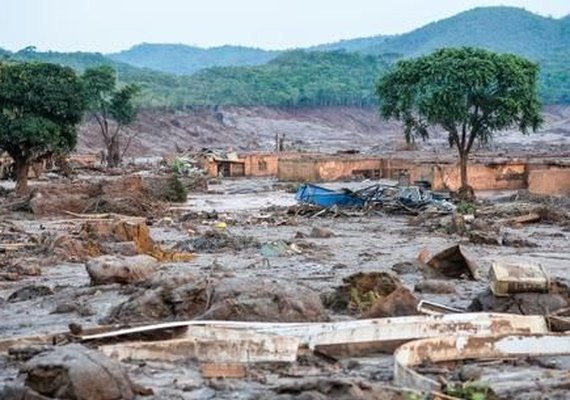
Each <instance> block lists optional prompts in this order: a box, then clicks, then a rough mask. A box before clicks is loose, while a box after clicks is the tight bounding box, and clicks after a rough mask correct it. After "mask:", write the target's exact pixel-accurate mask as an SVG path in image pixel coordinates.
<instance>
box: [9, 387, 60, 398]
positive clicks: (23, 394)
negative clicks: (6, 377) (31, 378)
mask: <svg viewBox="0 0 570 400" xmlns="http://www.w3.org/2000/svg"><path fill="white" fill-rule="evenodd" d="M0 399H2V400H49V398H48V397H45V396H42V395H41V394H39V393H36V392H34V391H33V390H31V389H30V388H27V387H25V386H11V385H6V386H2V387H0Z"/></svg>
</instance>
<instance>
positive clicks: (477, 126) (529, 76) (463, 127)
mask: <svg viewBox="0 0 570 400" xmlns="http://www.w3.org/2000/svg"><path fill="white" fill-rule="evenodd" d="M538 73H539V68H538V66H537V65H536V64H534V63H532V62H530V61H528V60H526V59H524V58H521V57H519V56H515V55H512V54H498V53H494V52H490V51H487V50H482V49H476V48H469V47H465V48H457V49H442V50H438V51H436V52H434V53H432V54H430V55H427V56H423V57H420V58H416V59H411V60H405V61H400V62H398V63H397V64H396V66H395V68H394V69H393V70H392V71H390V72H389V73H387V74H386V75H384V76H383V77H381V78H380V81H379V83H378V87H377V94H378V96H379V99H380V112H381V114H382V115H383V116H384V117H385V118H394V119H397V120H400V121H402V122H403V124H404V133H405V136H406V140H408V141H413V140H414V139H415V138H421V139H424V140H425V139H427V138H428V137H429V130H428V128H429V127H434V128H439V129H443V130H445V131H446V132H447V134H448V135H449V136H448V137H449V145H450V146H451V147H456V148H457V150H458V153H459V160H460V167H461V186H462V190H463V191H466V192H468V189H470V187H469V184H468V178H467V162H468V158H469V154H470V152H471V150H472V149H473V145H474V143H475V142H476V141H478V142H480V143H482V144H485V143H487V142H488V141H489V140H490V139H492V137H493V135H494V134H495V133H496V132H497V131H500V130H503V129H506V128H510V127H514V126H516V127H517V128H518V129H520V130H521V131H522V132H523V133H525V134H526V133H528V132H529V131H530V130H532V131H535V130H536V129H537V128H538V127H539V125H540V124H541V122H542V118H541V104H540V101H539V97H538V90H537V79H538Z"/></svg>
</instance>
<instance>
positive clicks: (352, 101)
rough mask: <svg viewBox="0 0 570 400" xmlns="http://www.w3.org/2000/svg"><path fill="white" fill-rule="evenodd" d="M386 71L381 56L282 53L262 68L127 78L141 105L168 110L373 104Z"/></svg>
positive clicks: (362, 105) (212, 69) (220, 69)
mask: <svg viewBox="0 0 570 400" xmlns="http://www.w3.org/2000/svg"><path fill="white" fill-rule="evenodd" d="M386 68H387V64H386V62H384V61H383V59H382V58H381V57H377V56H365V55H360V54H357V53H348V52H343V51H337V52H305V51H302V50H297V51H292V52H287V53H283V54H282V55H280V56H278V57H277V58H275V59H274V60H272V61H270V62H268V63H267V64H265V65H260V66H254V67H215V68H209V69H206V70H203V71H201V72H198V73H196V74H194V75H191V76H173V75H162V76H161V77H156V76H150V75H146V76H134V75H133V76H130V77H128V80H129V81H133V82H137V83H139V84H142V85H143V87H145V88H147V90H146V91H145V95H144V99H143V102H144V104H148V105H153V106H163V107H168V108H184V107H187V106H193V105H242V106H254V105H266V106H278V107H304V106H334V105H351V106H359V107H364V106H372V105H374V104H376V98H375V94H374V90H375V89H374V88H375V82H376V79H377V77H378V76H379V74H380V73H381V72H382V71H383V70H385V69H386Z"/></svg>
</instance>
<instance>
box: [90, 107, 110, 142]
mask: <svg viewBox="0 0 570 400" xmlns="http://www.w3.org/2000/svg"><path fill="white" fill-rule="evenodd" d="M93 116H94V117H95V120H97V123H98V124H99V127H100V128H101V133H102V134H103V139H104V140H105V143H107V142H109V135H108V134H107V132H106V131H105V126H104V125H103V121H102V120H101V117H100V116H99V114H97V113H96V112H94V113H93Z"/></svg>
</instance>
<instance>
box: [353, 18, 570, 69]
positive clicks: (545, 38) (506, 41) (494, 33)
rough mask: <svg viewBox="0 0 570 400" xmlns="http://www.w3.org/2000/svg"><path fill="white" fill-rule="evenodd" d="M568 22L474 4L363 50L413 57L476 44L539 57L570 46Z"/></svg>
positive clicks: (535, 57)
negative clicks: (445, 48) (479, 6)
mask: <svg viewBox="0 0 570 400" xmlns="http://www.w3.org/2000/svg"><path fill="white" fill-rule="evenodd" d="M569 24H570V18H568V17H566V18H561V19H554V18H547V17H542V16H540V15H536V14H533V13H531V12H528V11H526V10H524V9H521V8H514V7H486V8H475V9H473V10H470V11H465V12H462V13H460V14H457V15H455V16H453V17H451V18H447V19H443V20H441V21H437V22H433V23H431V24H429V25H426V26H424V27H422V28H419V29H416V30H414V31H412V32H409V33H406V34H403V35H398V36H393V37H388V38H387V39H386V40H382V41H379V42H378V43H375V44H373V45H371V46H369V47H368V48H366V49H362V51H363V52H365V53H369V54H383V53H400V54H402V55H403V56H405V57H410V56H417V55H420V54H426V53H430V52H432V51H434V50H436V49H439V48H442V47H461V46H473V47H483V48H486V49H489V50H494V51H499V52H509V53H516V54H519V55H523V56H526V57H531V58H534V59H540V58H542V57H544V56H545V55H548V54H551V53H553V52H558V51H560V50H563V49H566V50H568V49H569V48H570V27H569Z"/></svg>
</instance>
